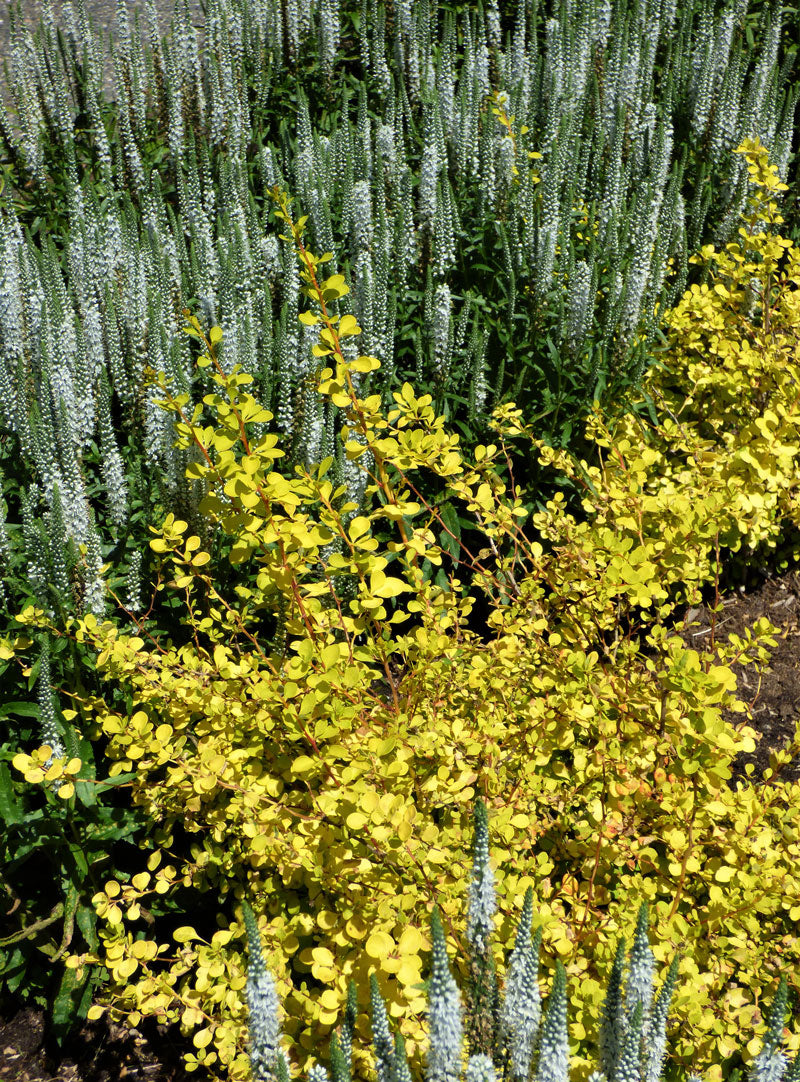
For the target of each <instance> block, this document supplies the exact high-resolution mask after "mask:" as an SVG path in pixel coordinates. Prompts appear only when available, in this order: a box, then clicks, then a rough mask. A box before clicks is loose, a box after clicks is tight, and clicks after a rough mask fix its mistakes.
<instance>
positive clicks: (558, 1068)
mask: <svg viewBox="0 0 800 1082" xmlns="http://www.w3.org/2000/svg"><path fill="white" fill-rule="evenodd" d="M568 1079H569V1046H568V1038H567V974H566V971H565V969H564V966H563V965H562V964H561V962H557V963H556V975H555V978H554V980H553V990H552V992H551V993H550V1000H549V1002H548V1004H547V1010H546V1012H545V1016H544V1021H543V1022H542V1036H541V1040H540V1042H539V1063H538V1066H537V1068H536V1082H568Z"/></svg>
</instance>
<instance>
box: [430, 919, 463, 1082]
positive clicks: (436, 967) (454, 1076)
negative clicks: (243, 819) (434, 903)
mask: <svg viewBox="0 0 800 1082" xmlns="http://www.w3.org/2000/svg"><path fill="white" fill-rule="evenodd" d="M431 938H432V940H433V950H432V953H433V972H432V973H431V982H430V992H429V995H430V1004H429V1008H428V1010H429V1033H430V1038H429V1039H430V1046H429V1048H428V1059H427V1065H426V1071H425V1080H426V1082H458V1079H459V1078H460V1076H461V1045H462V1039H463V1024H462V1010H461V995H460V993H459V991H458V985H457V984H456V982H455V981H454V980H453V977H452V974H451V973H450V966H449V964H448V961H447V949H446V947H445V941H444V929H443V928H442V921H441V918H440V917H439V911H438V909H434V911H433V916H432V918H431Z"/></svg>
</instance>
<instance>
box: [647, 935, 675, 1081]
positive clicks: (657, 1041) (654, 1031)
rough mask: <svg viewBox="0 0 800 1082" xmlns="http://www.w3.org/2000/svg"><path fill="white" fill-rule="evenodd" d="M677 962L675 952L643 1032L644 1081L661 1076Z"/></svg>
mask: <svg viewBox="0 0 800 1082" xmlns="http://www.w3.org/2000/svg"><path fill="white" fill-rule="evenodd" d="M678 962H679V956H678V955H677V954H676V955H675V957H674V958H673V959H672V962H671V964H670V967H669V971H668V972H667V975H666V977H665V978H664V983H663V984H662V986H661V991H660V992H659V993H658V997H657V998H656V1002H655V1006H654V1007H653V1014H652V1017H651V1019H650V1025H649V1026H648V1027H647V1029H646V1031H645V1034H644V1056H645V1064H644V1082H658V1080H659V1079H660V1078H661V1071H662V1069H663V1066H664V1054H665V1052H666V1047H667V1016H668V1014H669V1007H670V1003H671V1002H672V995H673V992H674V991H675V985H676V983H677V980H678Z"/></svg>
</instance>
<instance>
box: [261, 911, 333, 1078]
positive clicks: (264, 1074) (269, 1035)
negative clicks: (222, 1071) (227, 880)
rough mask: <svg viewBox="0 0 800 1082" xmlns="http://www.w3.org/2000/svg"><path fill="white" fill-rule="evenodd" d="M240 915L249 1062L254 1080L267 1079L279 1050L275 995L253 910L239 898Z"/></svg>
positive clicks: (275, 1070)
mask: <svg viewBox="0 0 800 1082" xmlns="http://www.w3.org/2000/svg"><path fill="white" fill-rule="evenodd" d="M242 916H243V917H244V926H245V930H246V932H247V949H248V954H249V959H248V965H247V988H246V992H247V1008H248V1012H249V1018H248V1025H249V1030H250V1063H251V1065H252V1068H253V1076H254V1077H255V1078H256V1079H258V1082H262V1080H264V1082H271V1080H273V1079H276V1078H277V1077H278V1057H279V1054H280V1036H281V1032H280V1021H279V1018H278V995H277V992H276V991H275V982H274V981H273V979H272V975H271V974H270V972H269V970H268V969H267V963H266V962H265V960H264V955H263V952H262V950H261V936H260V934H259V931H258V925H257V923H256V918H255V914H254V913H253V910H252V909H251V907H250V905H249V904H248V903H247V902H246V901H244V902H242ZM312 1069H313V1068H312ZM326 1077H327V1076H326ZM309 1078H310V1074H309Z"/></svg>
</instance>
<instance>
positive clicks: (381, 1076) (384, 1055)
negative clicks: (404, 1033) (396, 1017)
mask: <svg viewBox="0 0 800 1082" xmlns="http://www.w3.org/2000/svg"><path fill="white" fill-rule="evenodd" d="M369 991H370V1006H371V1011H372V1047H373V1049H374V1051H375V1071H376V1073H377V1075H378V1082H390V1080H391V1079H392V1077H393V1074H394V1061H395V1054H396V1048H395V1046H394V1045H393V1043H392V1035H391V1033H390V1032H389V1018H388V1016H387V1014H386V1007H385V1005H384V1002H383V997H382V996H381V993H380V989H379V988H378V978H377V977H376V976H375V974H374V973H372V974H370V978H369Z"/></svg>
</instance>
